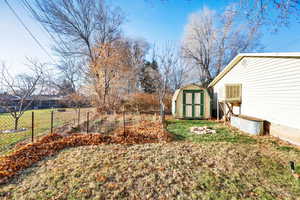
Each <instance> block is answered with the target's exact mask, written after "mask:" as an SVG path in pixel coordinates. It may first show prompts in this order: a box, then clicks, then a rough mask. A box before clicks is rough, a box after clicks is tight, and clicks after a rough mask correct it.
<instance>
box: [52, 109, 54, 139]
mask: <svg viewBox="0 0 300 200" xmlns="http://www.w3.org/2000/svg"><path fill="white" fill-rule="evenodd" d="M53 115H54V112H53V110H52V111H51V134H53Z"/></svg>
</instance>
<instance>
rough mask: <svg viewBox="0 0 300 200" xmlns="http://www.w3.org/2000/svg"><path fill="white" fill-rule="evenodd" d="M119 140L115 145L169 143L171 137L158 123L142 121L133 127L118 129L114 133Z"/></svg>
mask: <svg viewBox="0 0 300 200" xmlns="http://www.w3.org/2000/svg"><path fill="white" fill-rule="evenodd" d="M114 136H115V137H116V138H117V139H119V140H118V142H117V143H126V144H128V143H132V144H138V143H155V142H159V141H165V142H170V141H171V140H172V135H171V134H170V133H169V132H167V131H166V130H164V129H163V128H162V125H161V124H160V123H158V122H151V121H142V122H140V123H138V124H135V125H133V126H128V127H125V132H124V128H123V127H122V128H119V129H117V130H116V131H115V132H114Z"/></svg>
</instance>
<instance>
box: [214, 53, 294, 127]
mask: <svg viewBox="0 0 300 200" xmlns="http://www.w3.org/2000/svg"><path fill="white" fill-rule="evenodd" d="M232 83H241V84H242V105H241V114H243V115H248V116H252V117H257V118H261V119H264V120H268V121H270V122H271V123H277V124H282V125H285V126H288V127H293V128H298V129H299V128H300V59H299V58H284V57H281V58H280V57H244V58H243V59H242V60H241V61H240V62H239V63H237V65H236V66H235V67H233V68H232V69H231V70H230V71H229V72H228V73H227V74H226V75H225V76H224V77H223V78H222V79H221V80H220V81H219V82H217V83H216V85H215V86H214V91H215V93H218V91H220V89H222V88H223V87H224V84H232Z"/></svg>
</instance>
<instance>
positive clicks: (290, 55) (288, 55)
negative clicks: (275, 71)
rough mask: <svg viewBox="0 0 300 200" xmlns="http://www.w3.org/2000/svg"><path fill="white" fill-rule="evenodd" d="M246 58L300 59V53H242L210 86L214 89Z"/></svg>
mask: <svg viewBox="0 0 300 200" xmlns="http://www.w3.org/2000/svg"><path fill="white" fill-rule="evenodd" d="M244 57H270V58H272V57H273V58H280V57H284V58H300V52H286V53H240V54H238V55H237V56H235V57H234V59H232V60H231V61H230V63H229V64H228V65H227V66H226V67H225V68H224V69H223V71H222V72H221V73H220V74H219V75H218V76H217V77H216V78H215V79H214V80H213V81H212V82H211V83H210V84H209V85H208V87H213V86H214V85H216V84H217V82H219V81H220V80H221V79H222V78H223V77H224V76H225V75H226V74H227V73H228V72H229V71H230V70H231V69H232V68H233V67H235V66H236V64H237V63H239V62H240V61H241V60H242V59H243V58H244Z"/></svg>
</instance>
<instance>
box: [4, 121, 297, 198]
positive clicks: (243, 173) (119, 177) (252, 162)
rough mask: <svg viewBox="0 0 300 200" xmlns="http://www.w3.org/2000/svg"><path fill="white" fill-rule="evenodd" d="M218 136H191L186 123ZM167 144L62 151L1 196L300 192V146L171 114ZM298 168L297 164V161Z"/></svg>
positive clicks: (255, 195) (202, 195) (241, 195)
mask: <svg viewBox="0 0 300 200" xmlns="http://www.w3.org/2000/svg"><path fill="white" fill-rule="evenodd" d="M204 125H205V126H210V127H212V128H214V129H216V130H217V133H216V134H215V135H197V136H196V135H192V134H191V133H189V131H188V130H189V127H191V126H204ZM168 129H169V131H170V132H172V133H173V134H174V135H175V136H176V141H174V142H170V143H158V144H144V145H130V146H129V145H99V146H88V147H78V148H70V149H66V150H63V151H62V152H60V153H59V154H58V155H56V156H53V157H49V158H48V159H45V160H43V161H41V162H39V163H38V164H36V165H35V166H34V167H31V168H29V169H27V170H25V171H24V172H23V173H22V174H21V175H20V176H19V177H17V178H16V179H14V180H13V181H12V182H11V183H9V184H7V185H3V186H0V198H1V197H2V198H3V199H299V198H300V181H299V180H297V179H295V178H294V177H293V176H292V174H291V171H290V169H289V166H288V162H289V161H290V160H294V161H296V163H299V164H300V151H299V150H297V149H295V148H294V147H292V146H289V145H285V146H282V145H281V144H279V143H278V142H277V141H276V140H274V139H270V138H268V137H256V138H253V137H249V136H247V135H243V134H240V133H237V132H235V131H232V130H229V129H228V128H226V127H224V126H223V125H222V124H217V123H214V122H209V121H177V120H169V125H168ZM298 170H300V168H298Z"/></svg>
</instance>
